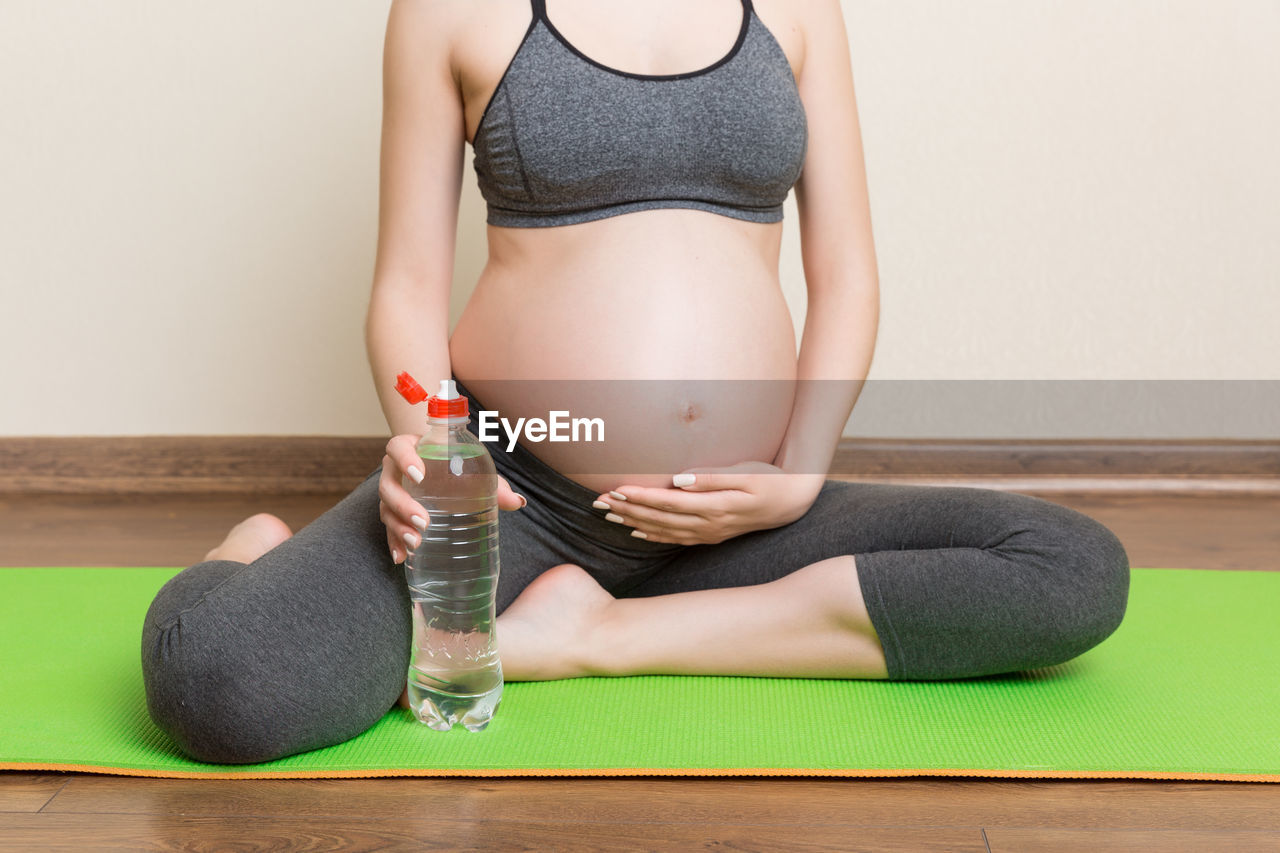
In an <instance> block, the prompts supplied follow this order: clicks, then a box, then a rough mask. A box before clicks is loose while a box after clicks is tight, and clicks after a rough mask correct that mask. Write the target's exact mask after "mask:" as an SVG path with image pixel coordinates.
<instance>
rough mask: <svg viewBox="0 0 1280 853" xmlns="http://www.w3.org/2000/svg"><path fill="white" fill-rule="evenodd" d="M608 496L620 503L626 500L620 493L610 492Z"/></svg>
mask: <svg viewBox="0 0 1280 853" xmlns="http://www.w3.org/2000/svg"><path fill="white" fill-rule="evenodd" d="M609 494H610V495H612V496H613V497H614V498H617V499H618V500H620V501H625V500H626V499H627V496H626V495H624V494H623V493H622V492H610V493H609Z"/></svg>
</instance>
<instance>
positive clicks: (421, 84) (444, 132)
mask: <svg viewBox="0 0 1280 853" xmlns="http://www.w3.org/2000/svg"><path fill="white" fill-rule="evenodd" d="M454 8H457V7H456V6H452V5H451V4H448V3H444V2H439V0H394V2H392V4H391V11H390V14H389V16H388V20H387V34H386V44H385V48H384V54H383V108H382V109H383V112H382V153H381V176H380V195H379V210H378V250H377V261H376V264H375V268H374V274H373V289H372V293H371V295H370V298H369V310H368V314H367V316H366V318H365V349H366V351H367V353H368V356H369V366H370V369H371V370H372V372H373V381H374V387H375V388H376V389H377V393H378V399H379V402H380V403H381V405H382V412H383V414H384V415H385V416H386V419H387V424H388V425H389V426H390V428H391V434H392V435H400V434H404V433H412V434H415V435H416V434H421V432H422V427H423V423H424V419H425V417H426V415H425V412H423V411H421V410H420V409H421V407H419V408H418V409H415V408H414V407H411V406H410V405H409V404H408V403H406V402H405V401H404V399H403V398H401V397H400V395H399V394H397V393H396V391H395V390H394V384H395V377H396V374H397V373H399V372H400V371H402V370H407V371H408V372H409V373H411V374H413V376H414V378H416V379H417V380H418V381H419V382H421V383H422V385H423V386H424V387H425V388H427V389H428V390H434V388H435V384H436V382H438V381H439V380H441V379H448V378H449V374H450V365H449V292H450V288H451V285H452V281H453V256H454V244H455V241H456V239H457V225H458V199H459V194H460V192H461V188H462V172H463V148H464V145H465V131H464V130H463V117H462V115H463V114H462V98H461V95H460V90H459V87H458V82H457V79H456V77H455V75H454V71H453V63H452V58H451V50H450V33H451V32H452V30H453V24H454V21H453V18H452V15H453V14H454V13H453V12H452V11H451V10H452V9H454Z"/></svg>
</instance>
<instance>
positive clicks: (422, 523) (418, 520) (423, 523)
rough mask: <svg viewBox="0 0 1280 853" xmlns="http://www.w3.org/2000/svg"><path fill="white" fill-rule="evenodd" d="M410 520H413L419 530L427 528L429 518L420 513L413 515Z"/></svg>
mask: <svg viewBox="0 0 1280 853" xmlns="http://www.w3.org/2000/svg"><path fill="white" fill-rule="evenodd" d="M409 520H410V521H412V522H413V526H414V527H416V528H418V529H419V530H426V529H427V520H426V519H425V518H423V517H422V516H420V515H411V516H409Z"/></svg>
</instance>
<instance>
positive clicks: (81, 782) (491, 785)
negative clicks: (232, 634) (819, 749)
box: [0, 493, 1280, 853]
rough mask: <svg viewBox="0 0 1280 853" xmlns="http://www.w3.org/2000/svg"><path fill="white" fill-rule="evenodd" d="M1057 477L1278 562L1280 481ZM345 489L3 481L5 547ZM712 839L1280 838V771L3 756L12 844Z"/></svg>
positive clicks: (859, 846)
mask: <svg viewBox="0 0 1280 853" xmlns="http://www.w3.org/2000/svg"><path fill="white" fill-rule="evenodd" d="M1046 496H1047V497H1049V498H1050V499H1051V500H1055V501H1058V502H1060V503H1064V504H1067V505H1069V506H1072V507H1074V508H1076V509H1079V510H1081V511H1083V512H1086V513H1088V514H1090V515H1092V516H1094V517H1095V518H1097V519H1099V520H1100V521H1102V522H1104V523H1105V524H1107V525H1108V526H1110V527H1111V528H1112V529H1113V530H1115V531H1116V533H1117V534H1119V536H1120V538H1121V540H1122V541H1123V542H1124V544H1125V547H1126V549H1127V550H1128V552H1129V556H1130V560H1131V562H1132V564H1133V565H1134V566H1144V567H1168V568H1174V567H1181V568H1207V569H1247V570H1260V571H1270V570H1276V569H1280V560H1277V556H1278V555H1280V497H1278V496H1275V495H1271V496H1265V495H1259V496H1252V497H1251V496H1246V495H1225V494H1208V495H1203V496H1196V495H1186V494H1115V493H1107V494H1062V493H1055V494H1052V495H1046ZM336 497H337V496H330V497H325V496H296V495H295V496H280V497H263V496H258V497H255V498H253V499H251V500H245V499H237V498H233V497H217V498H188V497H173V496H167V497H150V498H127V499H121V498H119V497H110V498H95V497H86V496H73V495H68V496H48V497H38V498H32V497H22V498H13V497H2V498H0V566H23V565H40V566H54V565H66V566H74V565H88V566H118V565H134V566H136V565H156V566H185V565H188V564H190V563H192V562H195V561H197V560H199V559H200V558H201V557H202V556H203V555H204V553H205V551H207V550H208V549H209V548H211V547H212V546H213V545H214V544H216V543H217V541H218V540H219V539H221V537H222V536H223V534H225V532H226V530H227V529H228V528H229V527H230V526H231V525H232V524H233V523H235V522H236V521H238V520H240V519H241V518H243V517H244V516H246V515H249V514H251V513H253V512H259V511H269V512H274V513H276V514H278V515H280V516H281V517H282V518H284V519H285V520H286V521H287V522H289V523H290V524H291V525H292V526H294V528H295V529H297V528H298V527H300V526H302V525H304V524H306V523H307V522H308V521H310V520H311V519H312V518H314V517H315V516H316V515H318V514H319V513H320V512H322V511H324V509H326V508H327V507H328V506H330V505H332V503H333V501H334V500H335V499H336ZM1277 664H1278V667H1277V668H1278V672H1280V662H1277ZM0 684H2V680H0ZM0 701H7V699H0ZM713 846H714V847H725V848H730V849H735V850H739V849H740V850H763V849H768V850H797V851H799V850H902V851H916V850H939V851H943V850H945V851H969V850H972V851H994V853H1001V851H1047V850H1055V851H1056V850H1072V851H1074V850H1087V851H1113V850H1116V851H1118V850H1124V851H1180V850H1187V851H1218V850H1231V851H1233V853H1245V851H1264V850H1265V851H1280V785H1271V784H1254V783H1225V782H1212V783H1181V782H1145V781H1121V780H1107V781H1061V780H1050V781H1029V782H1014V781H1002V780H989V779H954V778H939V777H918V778H911V779H848V780H831V779H758V778H743V779H694V778H690V779H678V778H638V779H491V780H472V779H410V778H404V779H364V780H290V781H247V782H237V781H213V780H208V781H200V780H171V779H138V778H129V777H115V776H99V775H89V774H74V773H66V774H64V773H15V772H0V850H2V851H7V850H24V851H25V850H36V849H40V850H62V849H67V850H77V851H78V850H84V849H94V850H101V849H128V850H135V849H140V848H145V849H179V848H182V849H201V850H204V849H209V850H222V849H229V848H234V849H237V850H257V849H284V848H289V849H294V848H303V849H334V848H339V847H340V848H342V849H358V850H359V849H370V850H373V849H379V850H382V849H399V848H412V849H475V848H483V849H494V848H497V849H536V850H557V851H559V850H587V849H591V850H599V849H619V850H634V849H644V850H665V849H687V848H691V847H713Z"/></svg>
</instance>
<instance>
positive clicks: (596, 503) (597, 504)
mask: <svg viewBox="0 0 1280 853" xmlns="http://www.w3.org/2000/svg"><path fill="white" fill-rule="evenodd" d="M591 505H592V506H593V507H595V508H596V509H613V507H611V506H609V505H608V504H607V503H605V502H604V501H592V502H591Z"/></svg>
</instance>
